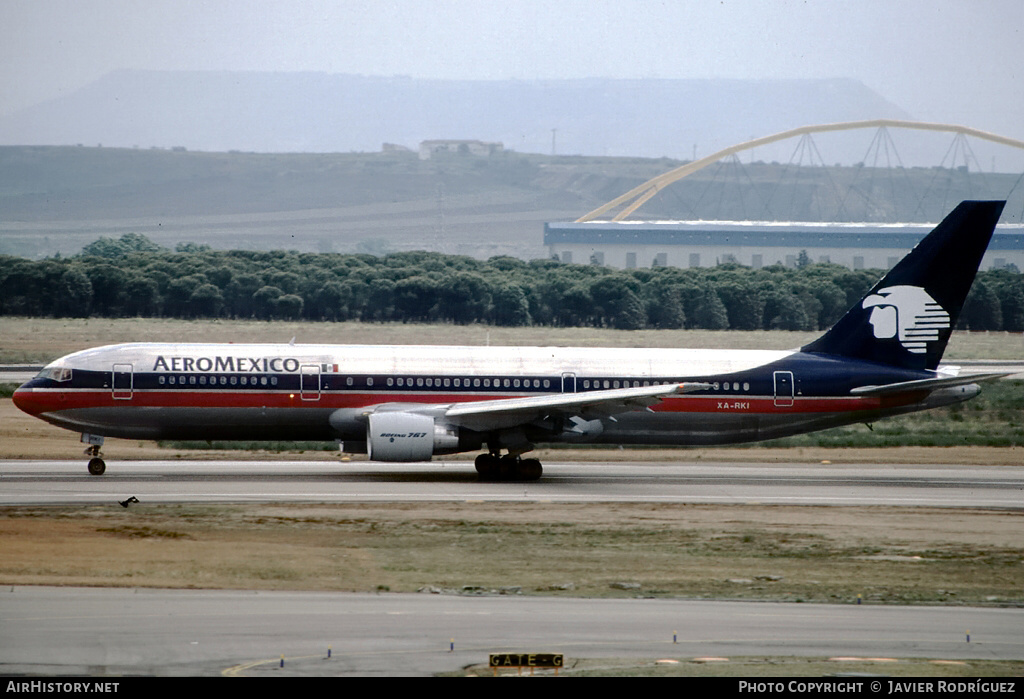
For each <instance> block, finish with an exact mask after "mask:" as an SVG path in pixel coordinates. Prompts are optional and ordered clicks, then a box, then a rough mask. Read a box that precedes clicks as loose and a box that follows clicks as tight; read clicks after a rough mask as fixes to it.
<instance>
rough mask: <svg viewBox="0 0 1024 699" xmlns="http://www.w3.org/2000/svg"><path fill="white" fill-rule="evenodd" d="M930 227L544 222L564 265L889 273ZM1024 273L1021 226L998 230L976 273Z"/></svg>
mask: <svg viewBox="0 0 1024 699" xmlns="http://www.w3.org/2000/svg"><path fill="white" fill-rule="evenodd" d="M934 227H935V224H928V223H801V222H797V223H783V222H775V221H621V222H608V221H590V222H587V223H545V224H544V245H546V246H547V248H548V254H549V257H552V258H557V259H559V260H561V261H562V262H574V263H577V264H588V263H592V264H599V265H607V266H609V267H616V268H619V269H634V268H637V267H659V266H661V267H665V266H672V267H713V266H715V265H717V264H724V263H727V262H736V263H739V264H741V265H745V266H747V267H754V268H758V267H767V266H769V265H774V264H782V265H787V266H796V265H797V260H799V259H800V254H801V252H805V253H806V255H807V257H808V259H809V260H810V261H811V262H833V263H835V264H840V265H844V266H846V267H849V268H851V269H872V268H874V269H889V268H890V267H892V266H893V265H894V264H896V262H897V261H898V260H899V259H900V258H901V257H903V255H905V254H906V253H907V251H908V250H910V249H911V248H912V247H914V245H916V244H917V243H918V241H920V240H921V239H922V238H923V237H924V236H925V235H927V234H928V233H929V232H930V231H931V230H932V229H933V228H934ZM1009 265H1016V267H1017V269H1019V270H1024V225H1021V224H1007V225H999V226H997V227H996V231H995V235H993V236H992V242H991V243H990V244H989V247H988V251H987V252H986V254H985V257H984V259H983V260H982V269H1001V268H1004V267H1007V266H1009Z"/></svg>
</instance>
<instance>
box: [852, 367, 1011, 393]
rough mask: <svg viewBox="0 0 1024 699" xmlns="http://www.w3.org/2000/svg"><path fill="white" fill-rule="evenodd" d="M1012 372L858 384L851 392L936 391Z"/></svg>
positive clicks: (989, 379)
mask: <svg viewBox="0 0 1024 699" xmlns="http://www.w3.org/2000/svg"><path fill="white" fill-rule="evenodd" d="M1011 375H1012V372H1003V373H1000V374H964V375H962V376H947V377H943V378H935V379H919V380H917V381H900V382H899V383H890V384H885V385H882V386H858V387H857V388H854V389H851V390H850V393H851V394H853V395H855V396H881V395H886V394H889V393H906V392H907V391H934V390H936V389H939V388H949V387H951V386H966V385H968V384H972V383H981V382H983V381H995V380H996V379H1001V378H1003V377H1005V376H1011Z"/></svg>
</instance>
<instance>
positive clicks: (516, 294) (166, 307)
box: [0, 233, 1024, 332]
mask: <svg viewBox="0 0 1024 699" xmlns="http://www.w3.org/2000/svg"><path fill="white" fill-rule="evenodd" d="M882 274H883V271H882V270H850V269H847V268H845V267H842V266H840V265H835V264H804V265H798V267H796V268H793V267H784V266H781V265H773V266H770V267H764V268H760V269H751V268H749V267H743V266H741V265H737V264H731V263H730V264H722V265H718V266H716V267H709V268H690V269H680V268H676V267H657V268H652V269H631V270H616V269H611V268H608V267H603V266H599V265H594V264H590V265H578V264H576V265H574V264H564V263H561V262H559V261H557V260H544V259H538V260H531V261H529V262H526V261H524V260H520V259H516V258H512V257H504V256H503V257H493V258H491V259H489V260H486V261H482V260H477V259H474V258H470V257H464V256H457V255H444V254H440V253H433V252H398V253H392V254H389V255H385V256H382V257H376V256H373V255H366V254H335V253H299V252H289V251H275V252H259V251H249V250H231V251H219V250H212V249H210V248H209V247H208V246H204V245H196V244H194V243H189V244H184V245H179V246H178V247H177V249H175V250H173V251H172V250H168V249H165V248H161V247H159V246H157V245H156V244H154V243H153V242H152V241H150V240H149V239H147V238H146V237H145V236H142V235H138V234H131V233H130V234H126V235H124V236H122V237H121V238H120V239H112V238H101V239H99V240H97V241H95V242H94V243H91V244H90V245H88V246H86V247H85V248H84V249H83V251H82V252H81V253H80V254H79V255H76V256H74V257H64V258H61V257H53V258H47V259H44V260H38V261H32V260H27V259H24V258H19V257H12V256H0V315H19V316H50V317H90V316H96V317H108V318H110V317H136V316H138V317H173V318H256V319H289V320H297V319H306V320H317V321H325V320H326V321H344V320H361V321H398V322H449V323H456V324H468V323H484V324H490V325H501V326H525V325H541V326H543V325H548V326H583V327H587V326H591V327H610V328H619V329H625V330H631V329H641V328H703V329H710V330H724V329H735V330H760V329H765V330H770V329H782V330H823V329H825V328H828V327H829V326H831V325H832V324H833V323H834V322H835V321H836V320H838V319H839V318H840V317H841V316H842V314H843V313H844V312H845V311H846V310H847V309H848V308H849V307H851V306H852V305H853V304H854V303H856V302H857V301H858V300H859V299H860V298H861V297H862V296H863V295H864V294H865V293H866V292H867V290H868V289H869V288H870V287H871V286H872V285H873V284H874V283H875V282H876V281H877V280H878V279H879V278H880V277H881V275H882ZM958 327H960V328H962V329H969V330H1007V331H1012V332H1021V331H1024V275H1022V274H1021V273H1020V272H1018V271H1017V270H1015V269H1008V270H1007V269H1004V270H994V271H985V272H980V273H979V275H978V278H977V279H976V281H975V283H974V286H973V287H972V289H971V293H970V295H969V297H968V300H967V304H966V306H965V308H964V311H963V313H962V314H961V317H960V320H959V324H958Z"/></svg>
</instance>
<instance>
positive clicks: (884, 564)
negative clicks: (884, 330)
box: [0, 503, 1024, 605]
mask: <svg viewBox="0 0 1024 699" xmlns="http://www.w3.org/2000/svg"><path fill="white" fill-rule="evenodd" d="M1022 518H1024V514H1022V513H1020V512H992V511H981V510H956V511H949V510H943V509H931V508H889V507H873V508H871V507H869V508H844V507H827V508H826V507H786V506H756V505H743V506H727V507H714V506H692V505H690V506H687V505H658V504H636V503H624V504H592V505H572V504H565V505H551V504H543V503H517V504H510V503H437V504H404V503H403V504H392V505H370V504H339V505H255V506H244V505H237V506H214V505H210V506H186V505H180V506H172V505H164V506H158V505H146V504H143V505H136V506H133V507H131V508H130V509H127V510H125V509H122V508H120V507H117V506H116V505H115V506H112V507H81V508H71V507H55V508H42V507H17V508H6V509H4V510H3V511H0V548H2V549H3V551H4V556H3V558H2V559H0V584H40V585H44V584H45V585H100V586H131V587H171V588H186V587H188V588H192V587H199V588H228V589H260V590H283V589H287V590H352V591H374V590H390V591H393V592H413V591H416V590H419V589H421V588H424V587H433V588H437V589H439V590H447V591H462V590H463V588H464V587H466V586H471V587H473V588H478V589H480V590H483V591H491V590H501V589H502V588H506V590H505V591H506V592H513V593H514V592H521V593H522V594H544V595H569V596H586V597H605V596H636V595H644V596H670V597H676V596H679V597H690V598H705V597H707V598H718V597H730V598H741V599H772V600H801V601H820V602H841V603H853V602H855V601H856V598H857V596H858V595H861V596H862V598H863V599H864V600H865V601H867V602H868V603H876V602H883V603H932V604H935V603H940V604H950V603H952V604H1012V605H1020V604H1024V594H1022V590H1024V548H1022V546H1021V542H1020V529H1021V525H1022V524H1024V520H1022ZM613 583H632V584H635V586H636V587H633V588H630V589H618V588H616V587H613ZM507 588H516V589H514V590H508V589H507Z"/></svg>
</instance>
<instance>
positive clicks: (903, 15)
mask: <svg viewBox="0 0 1024 699" xmlns="http://www.w3.org/2000/svg"><path fill="white" fill-rule="evenodd" d="M122 68H140V69H158V70H175V69H188V70H256V71H323V72H328V73H362V74H365V75H395V74H399V75H411V76H414V77H427V78H456V79H459V78H461V79H504V78H519V79H536V78H579V77H624V78H642V77H655V76H656V77H662V78H707V77H718V78H832V77H851V78H857V79H859V80H861V81H863V82H864V83H865V84H866V85H867V86H868V87H870V88H872V89H874V90H876V91H877V92H878V93H880V94H881V95H882V96H883V97H885V98H887V99H889V100H890V101H892V102H894V103H896V104H897V105H899V106H901V107H903V108H904V109H906V110H907V111H908V112H910V113H911V114H913V115H914V116H915V117H917V118H919V119H922V120H929V121H949V122H954V123H964V124H967V125H970V126H974V127H976V128H981V129H986V130H990V131H995V132H997V133H1001V134H1003V135H1007V136H1012V137H1016V138H1024V79H1022V78H1024V76H1022V72H1024V1H1022V0H856V1H851V2H843V1H840V0H834V1H824V0H808V1H799V2H798V1H795V0H760V1H755V0H749V1H745V0H744V1H737V0H720V1H719V0H714V1H712V0H703V1H701V2H695V1H685V2H684V1H680V0H665V1H653V0H636V1H631V0H505V1H504V2H495V1H494V0H390V1H389V0H371V1H366V2H363V1H360V0H335V1H315V2H297V1H283V0H270V1H262V0H207V1H197V0H0V114H6V113H9V112H11V111H14V110H16V109H19V108H21V107H25V106H28V105H30V104H33V103H35V102H39V101H42V100H45V99H50V98H53V97H57V96H59V95H62V94H67V93H69V92H72V91H74V90H76V89H78V88H80V87H82V86H83V85H85V84H87V83H89V82H91V81H92V80H94V79H96V78H98V77H100V76H101V75H103V74H105V73H107V72H109V71H112V70H116V69H122Z"/></svg>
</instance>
